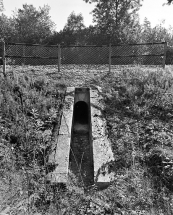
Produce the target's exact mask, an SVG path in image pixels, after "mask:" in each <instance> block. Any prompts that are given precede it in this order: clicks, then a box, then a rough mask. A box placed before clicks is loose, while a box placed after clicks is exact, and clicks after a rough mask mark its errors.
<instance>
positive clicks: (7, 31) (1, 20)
mask: <svg viewBox="0 0 173 215" xmlns="http://www.w3.org/2000/svg"><path fill="white" fill-rule="evenodd" d="M0 35H1V36H0V37H1V39H4V41H6V42H15V35H16V30H15V23H14V20H13V19H12V18H8V17H7V16H6V15H4V14H3V13H2V14H1V15H0Z"/></svg>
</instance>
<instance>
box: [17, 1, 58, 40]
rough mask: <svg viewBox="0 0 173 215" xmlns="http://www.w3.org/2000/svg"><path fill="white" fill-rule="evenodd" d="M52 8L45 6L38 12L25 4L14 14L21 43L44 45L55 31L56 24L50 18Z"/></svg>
mask: <svg viewBox="0 0 173 215" xmlns="http://www.w3.org/2000/svg"><path fill="white" fill-rule="evenodd" d="M49 10H50V7H49V6H48V5H44V6H43V7H39V9H38V10H37V9H36V8H35V7H34V6H33V5H28V4H24V5H23V8H22V9H18V10H17V12H16V13H15V14H14V16H13V19H14V20H15V29H16V30H17V32H18V34H17V37H18V38H17V39H18V41H20V42H27V43H42V41H44V40H45V39H46V38H47V37H49V36H50V35H51V33H52V31H53V29H54V23H53V22H52V21H51V19H50V16H49Z"/></svg>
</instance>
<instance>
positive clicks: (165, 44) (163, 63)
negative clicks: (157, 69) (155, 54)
mask: <svg viewBox="0 0 173 215" xmlns="http://www.w3.org/2000/svg"><path fill="white" fill-rule="evenodd" d="M166 51H167V42H165V43H164V56H163V62H162V66H163V68H165V62H166Z"/></svg>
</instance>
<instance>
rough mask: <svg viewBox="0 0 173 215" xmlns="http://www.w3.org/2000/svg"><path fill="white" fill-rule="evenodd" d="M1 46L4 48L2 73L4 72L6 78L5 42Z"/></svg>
mask: <svg viewBox="0 0 173 215" xmlns="http://www.w3.org/2000/svg"><path fill="white" fill-rule="evenodd" d="M1 46H2V62H3V66H2V71H3V74H4V76H5V77H6V59H5V42H4V41H2V42H1Z"/></svg>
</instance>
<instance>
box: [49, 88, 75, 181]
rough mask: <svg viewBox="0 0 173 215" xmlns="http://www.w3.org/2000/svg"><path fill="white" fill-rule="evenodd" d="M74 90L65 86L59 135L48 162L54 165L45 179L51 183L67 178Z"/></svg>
mask: <svg viewBox="0 0 173 215" xmlns="http://www.w3.org/2000/svg"><path fill="white" fill-rule="evenodd" d="M74 91H75V88H74V87H68V88H67V91H66V95H65V101H64V107H63V113H62V118H61V125H60V130H59V135H58V137H57V138H56V148H55V149H54V150H53V151H52V153H51V154H50V156H49V161H48V163H51V164H54V165H55V166H56V168H55V169H54V171H53V172H50V173H49V174H48V175H47V179H48V180H49V181H51V183H67V180H68V167H69V154H70V143H71V129H72V120H73V106H74Z"/></svg>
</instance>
